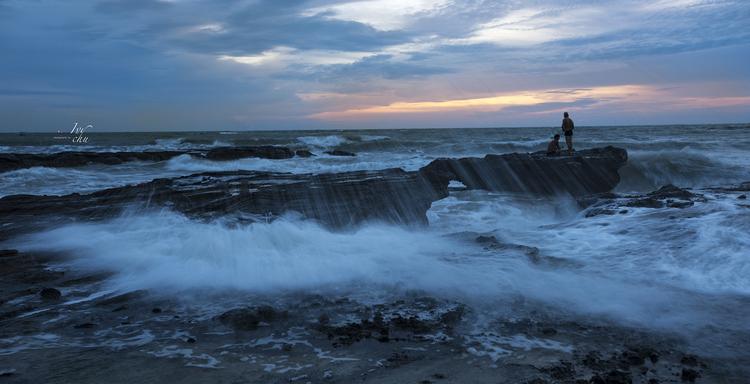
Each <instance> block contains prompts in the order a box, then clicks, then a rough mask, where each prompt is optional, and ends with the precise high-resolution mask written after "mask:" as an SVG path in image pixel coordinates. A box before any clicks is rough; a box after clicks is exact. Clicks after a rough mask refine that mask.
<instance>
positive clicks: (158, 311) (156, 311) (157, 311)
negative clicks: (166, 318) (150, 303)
mask: <svg viewBox="0 0 750 384" xmlns="http://www.w3.org/2000/svg"><path fill="white" fill-rule="evenodd" d="M151 313H161V308H158V307H157V308H153V309H151Z"/></svg>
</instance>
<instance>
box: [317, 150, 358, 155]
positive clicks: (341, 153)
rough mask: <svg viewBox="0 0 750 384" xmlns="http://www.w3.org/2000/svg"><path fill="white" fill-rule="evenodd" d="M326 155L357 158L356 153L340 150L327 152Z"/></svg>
mask: <svg viewBox="0 0 750 384" xmlns="http://www.w3.org/2000/svg"><path fill="white" fill-rule="evenodd" d="M324 153H325V154H327V155H331V156H357V154H356V153H352V152H347V151H341V150H338V149H334V150H332V151H325V152H324Z"/></svg>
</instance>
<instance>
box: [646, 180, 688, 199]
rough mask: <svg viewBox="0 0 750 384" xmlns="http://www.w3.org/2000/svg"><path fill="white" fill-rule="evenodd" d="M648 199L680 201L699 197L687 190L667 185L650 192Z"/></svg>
mask: <svg viewBox="0 0 750 384" xmlns="http://www.w3.org/2000/svg"><path fill="white" fill-rule="evenodd" d="M648 196H649V197H653V198H655V199H670V198H671V199H680V200H690V199H693V198H696V197H698V196H699V195H696V194H694V193H692V192H690V191H688V190H687V189H682V188H679V187H676V186H674V185H672V184H667V185H665V186H663V187H661V188H659V189H657V190H656V191H654V192H651V193H649V194H648Z"/></svg>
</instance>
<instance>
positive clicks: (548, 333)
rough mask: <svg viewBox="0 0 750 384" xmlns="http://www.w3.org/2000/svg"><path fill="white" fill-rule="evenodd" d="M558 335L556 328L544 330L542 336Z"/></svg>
mask: <svg viewBox="0 0 750 384" xmlns="http://www.w3.org/2000/svg"><path fill="white" fill-rule="evenodd" d="M556 334H557V330H556V329H555V328H549V327H547V328H542V335H544V336H554V335H556Z"/></svg>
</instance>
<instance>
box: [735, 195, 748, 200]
mask: <svg viewBox="0 0 750 384" xmlns="http://www.w3.org/2000/svg"><path fill="white" fill-rule="evenodd" d="M737 198H738V199H740V200H745V199H747V195H739V196H737Z"/></svg>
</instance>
